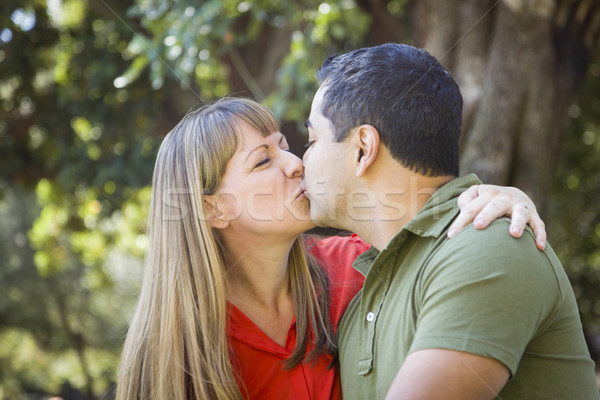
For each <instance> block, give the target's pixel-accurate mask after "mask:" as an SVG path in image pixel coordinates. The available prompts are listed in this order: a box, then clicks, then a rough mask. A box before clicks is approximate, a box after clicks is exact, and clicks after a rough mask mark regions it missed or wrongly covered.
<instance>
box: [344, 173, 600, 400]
mask: <svg viewBox="0 0 600 400" xmlns="http://www.w3.org/2000/svg"><path fill="white" fill-rule="evenodd" d="M479 183H481V182H480V181H479V180H478V179H477V177H476V176H475V175H468V176H464V177H461V178H457V179H454V180H452V181H451V182H449V183H448V184H446V185H444V186H443V187H442V188H441V189H440V190H438V191H437V192H436V193H435V194H434V195H433V196H432V198H431V199H430V200H429V201H428V202H427V203H426V204H425V206H424V207H423V208H422V209H421V210H420V211H419V213H418V214H417V216H416V217H415V218H413V219H412V220H411V221H409V222H408V223H407V224H406V225H405V226H404V228H403V229H402V230H401V231H400V232H399V233H398V234H397V235H396V236H395V237H394V238H393V239H392V240H391V241H390V242H389V243H388V245H387V247H386V248H385V249H384V250H383V251H382V252H381V253H380V252H378V251H377V250H376V249H375V248H371V249H370V250H369V251H367V252H366V253H364V254H362V255H361V256H359V257H358V258H357V259H356V261H355V262H354V268H355V269H357V270H358V271H360V272H361V273H362V274H363V275H364V276H365V278H366V279H365V284H364V287H363V289H362V290H361V291H360V292H359V293H358V294H357V295H356V297H355V298H354V299H353V300H352V302H351V303H350V305H349V307H348V309H347V310H346V312H345V314H344V316H343V318H342V321H341V323H340V327H339V333H338V335H339V337H338V340H339V346H340V362H341V379H342V392H343V398H344V399H345V400H352V399H361V400H362V399H374V398H376V399H383V398H384V397H385V395H386V393H387V391H388V389H389V387H390V385H391V384H392V381H393V379H394V377H395V376H396V374H397V372H398V370H399V369H400V367H401V366H402V363H403V361H404V359H405V358H406V356H407V355H408V354H410V353H411V352H414V351H417V350H421V349H431V348H444V349H453V350H458V351H464V352H468V353H472V354H478V355H481V356H484V357H490V358H493V359H496V360H498V361H500V362H502V363H503V364H504V365H505V366H506V367H507V368H508V369H509V370H510V373H511V379H510V380H509V381H508V383H507V384H506V386H505V387H504V389H503V390H502V392H501V393H500V394H499V395H498V397H497V398H501V399H503V400H510V399H527V400H535V399H570V400H576V399H582V400H583V399H585V400H589V399H598V398H600V397H599V395H598V387H597V384H596V378H595V374H594V363H593V361H592V360H591V359H590V357H589V353H588V350H587V346H586V344H585V341H584V339H583V333H582V328H581V322H580V319H579V313H578V310H577V304H576V302H575V297H574V295H573V290H572V288H571V285H570V283H569V280H568V278H567V276H566V274H565V272H564V269H563V268H562V266H561V264H560V262H559V260H558V258H557V257H556V255H555V254H554V252H553V251H552V249H551V247H550V246H549V245H548V246H546V250H544V251H539V250H538V249H537V248H536V246H535V239H534V236H533V234H532V232H531V230H529V229H527V231H526V232H525V233H524V235H523V237H522V238H521V239H514V238H512V237H511V236H510V235H509V234H508V226H509V223H510V221H509V220H508V219H506V218H504V219H499V220H496V221H495V222H494V223H492V224H491V225H490V226H489V227H488V228H487V229H485V230H483V231H477V230H476V229H475V228H473V226H472V225H471V226H469V227H467V228H465V229H463V230H462V231H461V232H459V234H458V235H457V236H455V237H454V238H453V239H448V238H447V236H446V231H447V229H448V228H449V226H450V224H451V222H452V221H453V220H454V218H455V217H456V216H457V215H458V212H459V209H458V205H457V202H456V199H457V197H458V196H459V195H460V193H462V192H463V191H464V190H466V189H467V188H468V187H469V186H471V185H473V184H479Z"/></svg>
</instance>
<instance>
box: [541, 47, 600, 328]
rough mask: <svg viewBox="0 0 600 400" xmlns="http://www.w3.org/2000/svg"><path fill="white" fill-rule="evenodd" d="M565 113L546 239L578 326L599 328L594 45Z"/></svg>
mask: <svg viewBox="0 0 600 400" xmlns="http://www.w3.org/2000/svg"><path fill="white" fill-rule="evenodd" d="M569 113H570V115H571V123H570V126H569V134H568V139H567V142H566V143H565V149H564V153H563V157H562V159H561V162H560V164H559V168H558V173H557V176H556V179H555V184H554V189H553V193H552V202H551V205H552V209H551V213H550V218H549V221H551V223H550V234H551V237H550V240H552V243H553V246H554V248H555V249H556V252H557V254H558V255H559V256H560V257H561V260H562V261H563V264H564V265H565V266H566V268H567V271H568V272H569V276H570V278H571V282H572V283H573V288H574V290H575V293H576V295H577V298H578V302H579V309H580V311H581V314H582V319H583V322H584V325H585V326H586V328H587V330H588V331H590V332H600V291H599V290H598V287H599V285H600V203H599V202H598V199H600V49H598V51H597V52H596V60H595V62H594V63H592V65H591V66H590V68H589V72H588V75H587V77H586V82H585V84H584V86H583V90H582V91H581V93H580V95H579V99H578V102H577V104H575V105H573V106H572V107H571V108H570V110H569Z"/></svg>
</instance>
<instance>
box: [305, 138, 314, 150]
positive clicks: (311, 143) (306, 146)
mask: <svg viewBox="0 0 600 400" xmlns="http://www.w3.org/2000/svg"><path fill="white" fill-rule="evenodd" d="M314 142H315V141H314V140H313V141H312V142H307V143H306V144H305V145H304V148H305V149H308V148H309V147H310V146H312V145H313V143H314Z"/></svg>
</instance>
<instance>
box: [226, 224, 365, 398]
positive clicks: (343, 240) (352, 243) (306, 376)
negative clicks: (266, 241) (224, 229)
mask: <svg viewBox="0 0 600 400" xmlns="http://www.w3.org/2000/svg"><path fill="white" fill-rule="evenodd" d="M309 243H310V242H309ZM369 247H370V246H369V245H368V244H367V243H365V242H363V241H362V240H361V239H360V238H359V237H358V236H356V235H352V236H351V237H339V236H334V237H330V238H326V239H322V240H317V241H312V243H310V245H309V251H310V253H311V254H312V255H313V256H314V257H315V259H316V260H317V262H318V263H319V265H321V267H323V268H324V269H325V270H326V271H327V273H328V274H329V277H330V306H329V311H330V317H331V322H332V324H333V328H334V330H337V325H338V323H339V322H340V319H341V318H342V314H343V313H344V310H345V309H346V307H347V306H348V304H349V303H350V300H352V298H353V297H354V296H355V295H356V293H358V291H359V290H360V288H361V287H362V284H363V282H364V278H363V276H362V275H361V274H360V273H359V272H357V271H356V270H355V269H354V268H352V262H353V261H354V259H355V258H356V257H357V256H358V255H359V254H361V253H363V252H364V251H366V250H367V249H368V248H369ZM228 312H229V316H230V321H229V336H230V340H231V346H232V350H233V353H234V356H233V357H232V364H233V366H234V369H235V370H236V373H237V374H238V376H239V377H240V380H241V381H242V382H243V387H242V386H241V387H240V389H241V392H242V395H244V397H246V398H248V399H303V400H304V399H306V400H308V399H312V400H315V399H319V400H325V399H341V397H342V395H341V389H340V382H339V372H338V371H337V369H336V368H332V369H328V368H327V366H328V365H329V363H330V362H331V357H329V356H325V355H322V356H320V357H319V358H318V359H317V360H316V362H315V363H314V364H313V363H310V362H309V363H307V364H303V363H300V364H298V365H296V366H295V367H293V368H291V369H283V364H282V361H283V360H285V359H286V358H287V357H288V356H289V355H291V354H292V352H293V350H294V347H295V345H296V320H295V319H294V320H293V321H292V325H291V326H290V328H289V330H288V335H287V340H286V343H285V347H282V346H280V345H279V344H277V343H275V342H274V341H273V340H272V339H271V338H270V337H268V336H267V335H265V333H263V331H261V330H260V328H258V327H257V326H256V325H255V324H254V323H253V322H252V321H251V320H250V319H249V318H248V317H246V315H244V313H243V312H242V311H240V310H239V309H238V308H237V307H236V306H234V305H233V304H229V308H228ZM307 350H310V348H309V349H307Z"/></svg>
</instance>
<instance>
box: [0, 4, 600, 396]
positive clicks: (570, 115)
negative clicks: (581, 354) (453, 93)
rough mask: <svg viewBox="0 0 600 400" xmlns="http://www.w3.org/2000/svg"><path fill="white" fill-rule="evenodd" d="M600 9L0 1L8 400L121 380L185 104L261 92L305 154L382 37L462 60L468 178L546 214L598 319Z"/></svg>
mask: <svg viewBox="0 0 600 400" xmlns="http://www.w3.org/2000/svg"><path fill="white" fill-rule="evenodd" d="M599 21H600V5H599V4H598V2H596V1H593V0H557V1H550V0H537V1H526V0H501V1H493V0H485V1H481V0H479V1H478V0H461V1H458V0H449V1H434V0H421V1H410V2H407V1H406V0H343V1H335V2H334V1H331V2H327V1H323V0H319V1H298V0H286V1H284V2H280V1H273V0H247V1H238V0H205V1H202V2H197V1H193V0H180V1H177V2H171V1H154V0H132V1H131V2H118V1H114V0H112V1H106V0H90V1H84V0H63V1H62V2H54V1H53V2H47V1H45V0H19V1H17V0H6V1H4V2H2V4H1V5H0V138H1V140H0V195H1V196H0V218H2V220H3V225H2V228H1V229H0V237H1V238H2V239H3V240H2V242H0V249H1V250H2V252H3V254H5V256H4V257H3V258H2V260H1V261H0V291H1V292H2V293H6V294H7V296H5V297H3V298H2V299H0V340H1V341H2V342H3V343H10V344H11V345H10V346H3V349H0V398H2V397H11V398H12V397H18V396H20V395H22V394H23V393H25V392H28V393H32V392H38V393H42V392H44V393H59V392H60V391H61V390H62V391H63V392H64V393H66V391H67V387H68V386H69V385H70V386H73V387H75V388H76V389H77V390H79V391H80V392H82V393H85V396H86V397H87V398H94V397H98V396H99V395H101V394H102V393H105V392H106V390H107V388H109V387H110V385H111V383H112V382H114V379H115V371H116V364H117V360H118V353H119V347H120V345H121V341H122V338H123V335H124V332H125V329H126V325H127V317H128V316H129V315H130V313H131V308H132V306H133V304H134V302H135V297H136V296H137V291H138V285H139V273H140V272H141V260H142V258H143V254H144V250H145V219H146V216H147V206H148V201H149V193H150V191H149V188H148V184H149V183H150V174H151V171H152V168H153V162H154V156H155V154H156V150H157V146H158V143H160V140H161V138H162V137H163V136H164V135H165V134H166V133H167V132H168V131H169V129H170V128H171V127H172V126H174V124H175V123H176V122H177V121H178V120H179V119H180V118H181V117H182V116H183V115H184V114H185V112H186V111H188V110H189V109H190V108H192V107H195V106H197V105H199V104H202V103H204V102H206V101H210V100H212V99H215V98H218V97H221V96H224V95H227V94H233V95H245V96H250V97H253V98H255V99H257V100H259V101H262V102H263V103H264V104H265V105H267V106H268V107H270V108H271V109H272V110H273V111H274V112H275V113H276V115H277V116H278V117H279V118H280V120H281V122H282V130H283V132H284V133H285V134H286V135H287V136H288V139H289V141H290V143H291V145H292V149H293V150H294V151H295V152H296V153H297V154H300V153H301V152H302V144H303V143H304V141H305V139H304V128H303V127H302V125H303V123H304V121H305V119H306V116H307V115H308V113H309V109H310V103H311V100H312V96H313V94H314V92H315V91H316V89H317V83H316V80H315V78H314V74H315V72H316V69H317V68H318V66H319V65H320V63H321V61H322V60H323V59H324V58H325V56H327V55H328V54H330V53H334V52H340V51H346V50H350V49H354V48H358V47H362V46H369V45H375V44H379V43H384V42H407V43H411V44H415V45H417V46H421V47H425V48H427V49H428V50H429V51H430V52H431V53H432V54H433V55H434V56H436V57H438V58H439V59H440V61H441V62H442V64H444V65H445V66H446V67H447V68H448V69H450V71H451V72H452V73H453V75H454V76H455V78H456V80H457V81H458V83H459V85H460V86H461V90H462V92H463V96H464V99H465V108H464V121H465V124H464V137H463V142H462V150H461V151H462V157H463V163H462V165H461V169H462V171H463V172H468V171H476V172H477V173H478V174H480V176H482V177H483V178H484V180H486V181H488V182H495V183H499V184H513V185H516V186H519V187H521V188H523V189H524V190H526V191H527V192H528V193H529V194H530V195H531V196H532V197H533V198H534V200H535V201H536V204H538V206H539V208H540V209H541V210H543V211H545V210H547V209H548V210H550V212H551V213H550V214H546V213H545V214H544V215H545V217H546V218H545V219H546V221H548V222H552V224H551V227H552V228H553V229H551V234H552V232H556V233H555V234H554V237H555V238H556V240H555V242H556V243H557V244H558V245H557V246H556V248H557V251H558V252H559V255H560V256H561V258H562V260H563V262H564V263H565V265H566V266H567V267H568V271H569V273H570V277H571V278H572V281H573V283H574V286H575V290H576V293H577V294H578V300H579V302H580V307H581V310H582V312H583V320H584V323H585V325H586V327H588V329H589V330H590V332H591V333H593V332H600V326H598V321H599V318H598V315H600V299H599V298H597V297H595V296H597V295H596V294H595V293H597V292H598V287H599V286H600V280H599V277H598V275H599V274H598V268H600V261H599V260H600V256H599V253H598V251H597V249H598V243H600V228H598V226H600V208H599V207H597V206H596V205H595V204H596V203H597V202H596V201H595V200H594V199H596V198H597V195H598V187H599V185H600V181H599V179H600V178H599V177H598V173H597V170H598V168H597V167H598V165H597V161H596V160H597V159H598V157H597V155H598V148H599V147H598V146H600V144H599V143H600V128H599V127H600V121H598V120H597V117H596V116H597V115H598V111H599V110H600V98H598V94H597V93H599V92H598V90H597V88H598V87H600V85H599V84H598V81H599V79H598V76H599V75H600V48H599V46H598V35H599V33H598V30H599V29H600V28H599V27H600V22H599ZM592 60H593V62H592ZM588 67H589V68H588ZM588 69H589V71H590V72H589V74H588V77H587V80H586V81H585V83H583V82H584V81H583V77H584V76H585V74H584V72H585V71H586V70H588ZM594 71H595V72H594ZM582 85H583V88H584V90H583V91H582V92H581V93H580V91H579V90H580V88H581V87H582ZM578 95H579V99H578V104H575V103H576V100H577V96H578ZM568 121H570V124H569V128H568V129H566V127H567V122H568ZM563 149H566V150H565V153H564V154H562V158H561V152H562V150H563ZM559 159H560V160H561V161H560V162H558V160H559ZM555 172H557V173H556V174H555ZM553 178H554V189H553V191H552V192H550V186H551V183H552V180H553ZM551 193H552V196H550V194H551ZM548 205H550V206H548ZM574 205H576V207H574ZM579 209H581V210H582V212H581V213H580V212H578V211H579ZM4 221H6V222H4ZM551 238H552V236H551ZM31 293H34V294H35V295H33V296H32V295H30V294H31ZM61 365H67V366H68V368H67V370H66V372H65V371H64V370H61V369H60V368H59V366H61ZM49 366H50V368H49ZM53 366H56V368H54V367H53ZM61 385H62V386H63V389H61Z"/></svg>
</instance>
